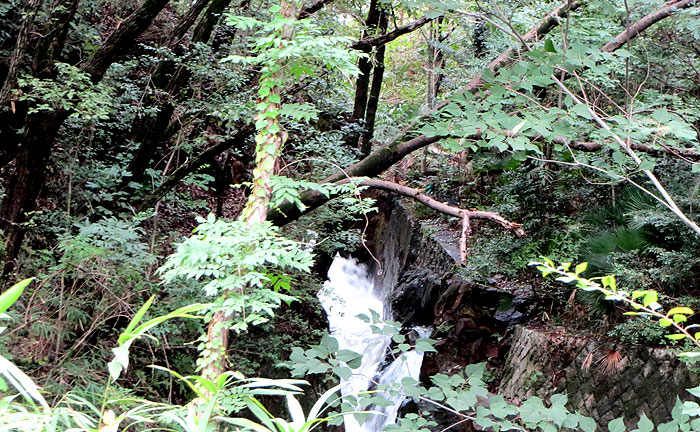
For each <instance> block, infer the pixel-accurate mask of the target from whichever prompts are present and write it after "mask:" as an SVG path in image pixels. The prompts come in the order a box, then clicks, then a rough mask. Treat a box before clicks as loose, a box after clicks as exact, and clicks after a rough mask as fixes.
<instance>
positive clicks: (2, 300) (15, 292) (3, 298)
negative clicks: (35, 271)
mask: <svg viewBox="0 0 700 432" xmlns="http://www.w3.org/2000/svg"><path fill="white" fill-rule="evenodd" d="M33 280H34V278H29V279H24V280H23V281H20V282H17V283H16V284H14V285H12V286H11V287H10V288H9V289H8V290H7V291H5V292H4V293H2V294H0V314H1V313H4V312H5V311H6V310H7V309H9V308H10V306H12V305H13V304H14V302H16V301H17V299H18V298H19V296H20V295H21V294H22V291H24V289H25V288H26V287H27V285H29V283H30V282H31V281H33Z"/></svg>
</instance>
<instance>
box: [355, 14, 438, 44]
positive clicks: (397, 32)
mask: <svg viewBox="0 0 700 432" xmlns="http://www.w3.org/2000/svg"><path fill="white" fill-rule="evenodd" d="M432 20H433V18H426V17H423V18H420V19H418V20H416V21H413V22H412V23H410V24H406V25H405V26H401V27H398V28H396V29H394V30H392V31H390V32H389V33H387V34H385V35H381V36H377V37H373V38H367V39H360V40H358V41H357V42H354V43H353V44H352V45H350V48H352V49H356V50H361V49H368V48H372V47H375V46H381V45H385V44H387V43H389V42H391V41H393V40H394V39H396V38H398V37H400V36H403V35H405V34H407V33H411V32H412V31H415V30H417V29H419V28H421V27H423V26H424V25H426V24H428V23H429V22H430V21H432Z"/></svg>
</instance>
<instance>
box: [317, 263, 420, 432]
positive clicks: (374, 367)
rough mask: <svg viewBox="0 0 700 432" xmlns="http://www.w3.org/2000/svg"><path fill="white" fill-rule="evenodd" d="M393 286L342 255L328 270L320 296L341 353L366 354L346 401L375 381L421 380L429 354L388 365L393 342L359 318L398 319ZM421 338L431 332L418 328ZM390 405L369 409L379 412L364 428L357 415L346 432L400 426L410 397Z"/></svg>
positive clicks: (347, 389)
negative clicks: (402, 409) (383, 283)
mask: <svg viewBox="0 0 700 432" xmlns="http://www.w3.org/2000/svg"><path fill="white" fill-rule="evenodd" d="M392 289H393V287H381V284H375V278H374V276H373V274H372V273H371V272H370V271H369V269H368V268H367V266H366V265H364V264H362V263H358V262H357V260H355V259H353V258H343V257H341V256H336V257H335V259H334V260H333V263H332V264H331V266H330V268H329V270H328V281H327V282H326V284H325V286H324V288H323V290H321V292H319V294H318V298H319V300H320V301H321V305H322V306H323V308H324V310H325V311H326V314H327V316H328V322H329V323H330V331H331V335H332V336H333V337H335V338H336V339H337V340H338V344H339V346H340V349H348V350H352V351H355V352H357V353H359V354H361V355H362V363H361V365H360V367H359V368H358V369H355V370H354V374H353V376H352V377H351V378H350V379H349V380H348V382H347V384H346V385H345V387H343V389H342V395H343V397H347V396H349V395H357V394H358V393H359V392H363V391H366V390H368V389H370V387H371V386H372V385H373V382H378V383H379V384H391V383H395V382H396V383H398V382H401V380H402V379H403V378H406V377H411V378H413V379H415V380H418V376H419V373H420V368H421V365H422V363H423V353H422V352H420V351H416V350H411V351H408V352H406V353H405V354H404V355H403V356H402V357H403V359H402V358H401V357H400V358H398V359H396V360H394V361H386V357H387V353H388V348H389V345H390V344H391V338H390V337H389V336H386V335H382V334H373V332H372V328H371V325H370V324H369V323H367V322H365V321H363V320H361V319H359V318H357V316H358V315H360V314H363V315H366V316H368V317H369V316H371V315H372V311H374V313H376V314H377V315H378V317H379V318H380V319H381V320H393V316H392V311H391V303H390V301H389V297H390V294H391V290H392ZM412 330H415V331H416V332H417V333H418V335H419V337H428V336H429V335H430V329H427V328H424V327H417V328H414V329H412ZM385 398H386V399H387V400H390V401H391V402H393V405H390V406H386V407H385V406H375V405H371V406H369V407H367V408H366V409H365V410H367V411H373V412H375V413H376V414H371V415H370V416H369V418H368V419H367V420H366V421H365V422H364V423H363V424H362V425H360V424H359V423H358V421H357V420H356V419H355V417H354V416H352V415H347V416H345V417H344V424H345V431H346V432H379V431H381V430H383V429H384V427H385V426H387V425H390V424H394V423H395V422H396V416H397V413H398V410H399V408H400V407H401V404H402V403H403V402H404V400H405V397H404V396H395V397H390V396H388V395H385Z"/></svg>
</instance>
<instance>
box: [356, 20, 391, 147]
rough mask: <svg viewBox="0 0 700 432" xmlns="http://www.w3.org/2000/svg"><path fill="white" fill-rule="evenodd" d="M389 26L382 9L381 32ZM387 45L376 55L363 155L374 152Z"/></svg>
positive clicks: (363, 139) (364, 134) (379, 49)
mask: <svg viewBox="0 0 700 432" xmlns="http://www.w3.org/2000/svg"><path fill="white" fill-rule="evenodd" d="M388 26H389V16H388V15H387V13H386V11H384V10H382V11H381V14H380V17H379V32H380V33H382V34H383V33H386V30H387V27H388ZM385 54H386V45H382V46H380V47H379V48H377V52H376V53H375V55H374V63H375V65H374V72H373V73H372V86H371V87H370V91H369V97H368V99H367V112H366V114H365V130H364V133H363V134H362V139H361V142H362V144H361V147H360V152H361V153H362V156H369V154H370V153H371V152H372V136H373V135H374V123H375V121H376V119H377V108H379V96H380V95H381V92H382V81H383V80H384V55H385Z"/></svg>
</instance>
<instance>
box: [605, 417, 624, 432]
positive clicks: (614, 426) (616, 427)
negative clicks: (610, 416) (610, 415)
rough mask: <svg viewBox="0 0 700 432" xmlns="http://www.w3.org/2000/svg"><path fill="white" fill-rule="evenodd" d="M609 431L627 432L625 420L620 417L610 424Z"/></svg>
mask: <svg viewBox="0 0 700 432" xmlns="http://www.w3.org/2000/svg"><path fill="white" fill-rule="evenodd" d="M608 430H609V431H610V432H626V431H627V426H625V422H624V420H623V419H622V417H620V418H616V419H615V420H612V421H610V422H609V423H608Z"/></svg>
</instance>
